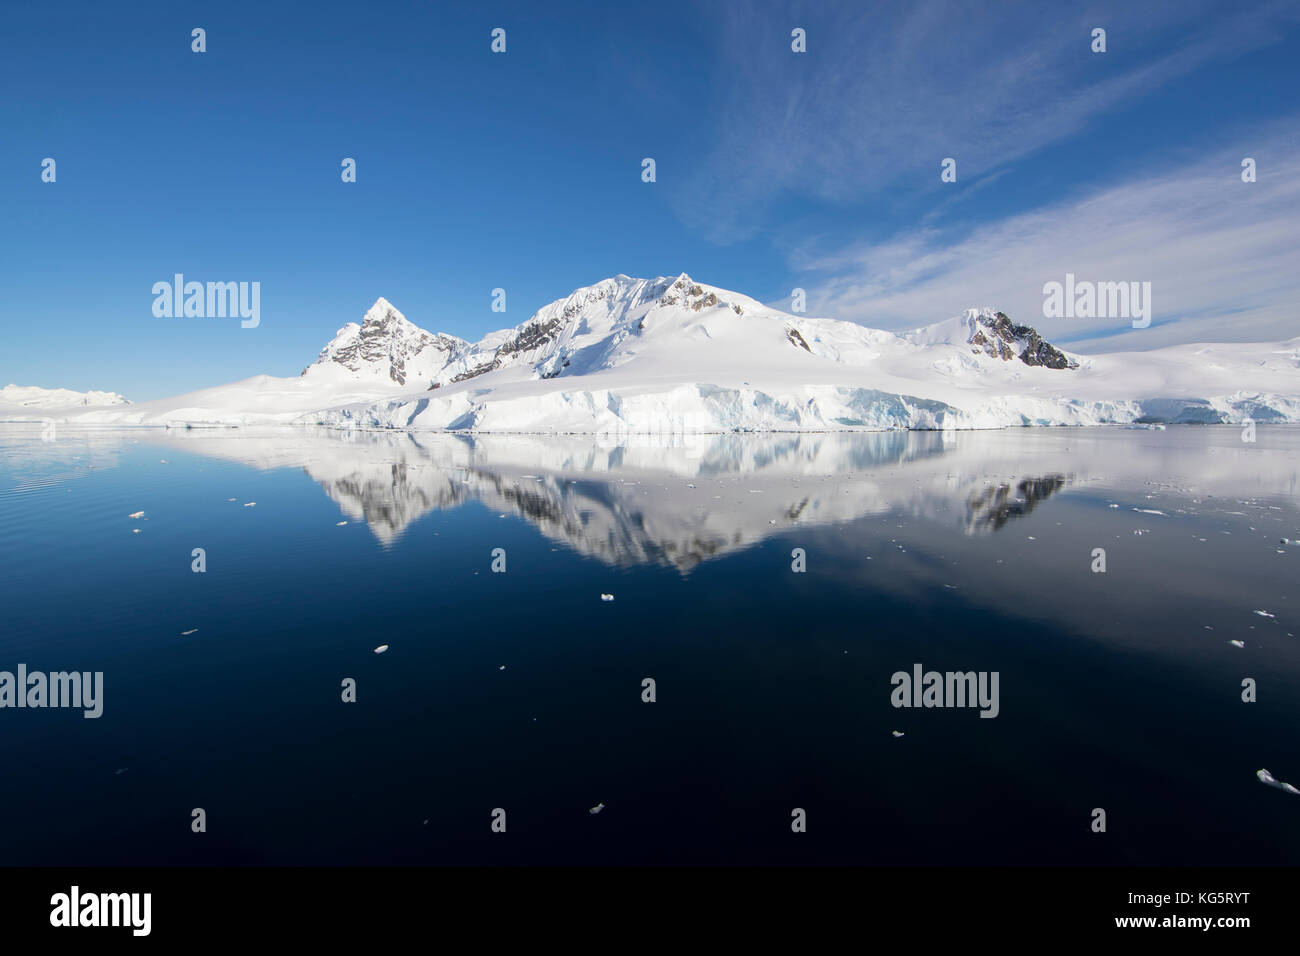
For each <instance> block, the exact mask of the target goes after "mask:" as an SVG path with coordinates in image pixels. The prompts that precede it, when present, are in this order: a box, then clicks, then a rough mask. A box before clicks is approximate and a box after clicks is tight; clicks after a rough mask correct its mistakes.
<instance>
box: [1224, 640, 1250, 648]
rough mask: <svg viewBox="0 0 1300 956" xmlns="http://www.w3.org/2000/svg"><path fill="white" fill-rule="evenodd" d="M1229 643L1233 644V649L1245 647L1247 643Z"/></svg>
mask: <svg viewBox="0 0 1300 956" xmlns="http://www.w3.org/2000/svg"><path fill="white" fill-rule="evenodd" d="M1228 643H1229V644H1231V645H1232V646H1233V647H1245V646H1246V642H1245V641H1229V642H1228Z"/></svg>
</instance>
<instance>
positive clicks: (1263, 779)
mask: <svg viewBox="0 0 1300 956" xmlns="http://www.w3.org/2000/svg"><path fill="white" fill-rule="evenodd" d="M1255 776H1256V777H1258V778H1259V782H1260V783H1266V784H1268V785H1269V786H1270V787H1277V788H1278V789H1279V790H1285V791H1286V792H1287V793H1300V790H1297V789H1296V788H1295V787H1293V786H1291V784H1289V783H1283V782H1282V781H1281V780H1278V779H1277V777H1275V776H1273V775H1272V774H1271V773H1269V772H1268V771H1267V770H1257V771H1255Z"/></svg>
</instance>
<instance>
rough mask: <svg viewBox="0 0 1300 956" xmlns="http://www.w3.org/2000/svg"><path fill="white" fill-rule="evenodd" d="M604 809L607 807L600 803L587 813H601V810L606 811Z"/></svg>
mask: <svg viewBox="0 0 1300 956" xmlns="http://www.w3.org/2000/svg"><path fill="white" fill-rule="evenodd" d="M604 809H605V805H604V804H603V803H598V804H596V805H595V806H594V807H592V808H591V809H590V810H588V811H587V812H588V813H600V811H601V810H604Z"/></svg>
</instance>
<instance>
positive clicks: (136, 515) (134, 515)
mask: <svg viewBox="0 0 1300 956" xmlns="http://www.w3.org/2000/svg"><path fill="white" fill-rule="evenodd" d="M127 517H128V518H143V517H144V512H143V511H136V512H133V513H132V514H129V515H127ZM1282 540H1283V541H1285V540H1286V539H1285V538H1283V539H1282Z"/></svg>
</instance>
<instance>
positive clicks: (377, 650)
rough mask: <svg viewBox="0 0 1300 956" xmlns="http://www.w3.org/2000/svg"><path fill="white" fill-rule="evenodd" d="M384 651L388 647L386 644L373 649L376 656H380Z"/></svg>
mask: <svg viewBox="0 0 1300 956" xmlns="http://www.w3.org/2000/svg"><path fill="white" fill-rule="evenodd" d="M386 650H388V645H387V644H380V645H379V646H378V647H376V648H375V653H376V654H382V653H384V651H386Z"/></svg>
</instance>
